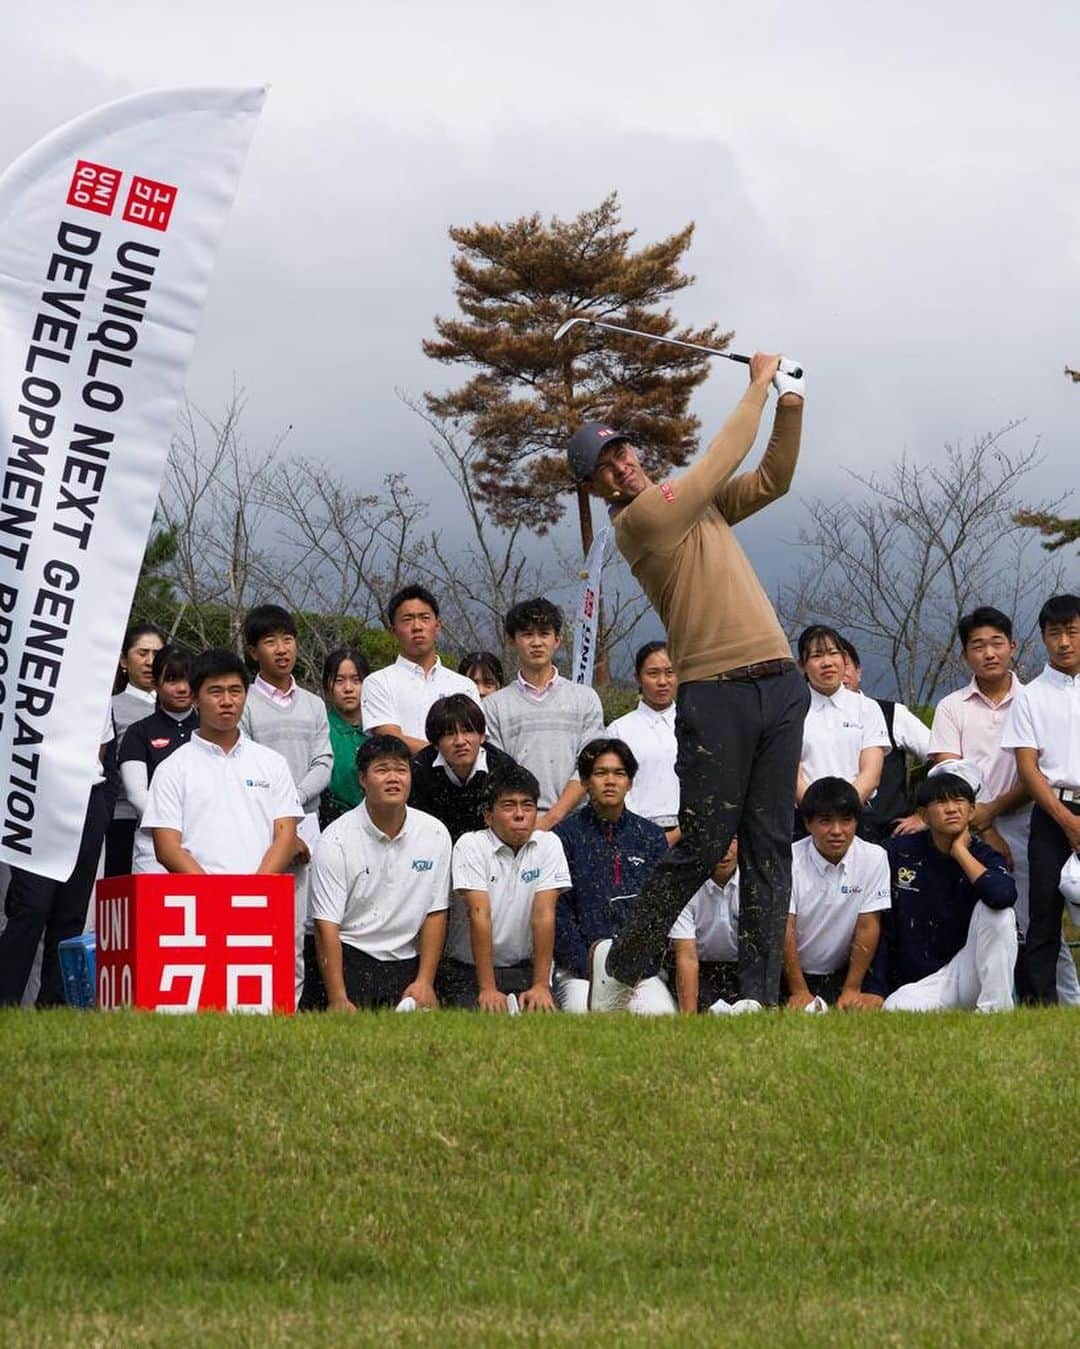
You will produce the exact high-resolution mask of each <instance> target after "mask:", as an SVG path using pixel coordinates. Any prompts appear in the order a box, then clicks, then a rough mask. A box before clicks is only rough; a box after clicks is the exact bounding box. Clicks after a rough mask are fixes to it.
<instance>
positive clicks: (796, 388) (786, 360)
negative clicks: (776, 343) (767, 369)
mask: <svg viewBox="0 0 1080 1349" xmlns="http://www.w3.org/2000/svg"><path fill="white" fill-rule="evenodd" d="M795 370H799V371H800V372H802V373H800V374H799V375H798V376H796V375H794V374H793V373H792V372H793V371H795ZM773 388H774V389H775V390H776V393H777V397H779V396H780V395H781V394H785V393H797V394H798V395H799V397H800V398H805V397H806V374H805V372H804V371H803V368H802V365H801V364H800V362H799V361H793V360H791V359H790V357H787V356H785V357H783V358H782V359H781V361H780V369H779V370H778V371H777V372H776V374H775V375H773Z"/></svg>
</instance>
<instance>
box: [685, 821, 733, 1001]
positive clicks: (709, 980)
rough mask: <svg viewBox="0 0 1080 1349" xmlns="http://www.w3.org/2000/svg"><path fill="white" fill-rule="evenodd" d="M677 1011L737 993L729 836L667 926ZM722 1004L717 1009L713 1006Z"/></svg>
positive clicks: (731, 849) (727, 999) (723, 998)
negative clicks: (725, 846) (720, 854)
mask: <svg viewBox="0 0 1080 1349" xmlns="http://www.w3.org/2000/svg"><path fill="white" fill-rule="evenodd" d="M669 935H670V937H671V947H672V952H673V954H674V961H675V989H676V992H677V993H678V997H679V1011H680V1012H704V1011H706V1010H707V1009H708V1008H710V1007H712V1006H714V1004H716V1003H718V1002H724V1003H733V1002H736V1001H737V1000H738V997H739V966H738V959H739V844H738V840H737V839H732V840H731V843H730V844H729V845H728V850H727V852H726V853H725V854H724V855H723V857H722V858H721V859H720V861H719V862H717V864H716V867H715V869H714V870H713V874H712V875H711V876H710V877H709V879H708V880H707V881H706V882H705V884H704V885H703V886H702V887H701V889H700V890H699V891H698V892H697V894H696V895H695V896H694V898H693V899H692V900H691V901H690V903H689V904H687V906H686V908H685V909H683V911H682V913H680V914H679V916H678V918H676V920H675V926H674V927H673V928H672V929H671V932H670V934H669ZM718 1010H722V1009H718Z"/></svg>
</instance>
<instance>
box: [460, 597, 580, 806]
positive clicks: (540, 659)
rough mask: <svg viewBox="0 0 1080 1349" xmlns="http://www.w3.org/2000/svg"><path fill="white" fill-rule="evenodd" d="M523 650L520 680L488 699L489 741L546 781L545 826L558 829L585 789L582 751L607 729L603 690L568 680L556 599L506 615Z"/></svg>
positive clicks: (523, 605) (518, 651) (543, 791)
mask: <svg viewBox="0 0 1080 1349" xmlns="http://www.w3.org/2000/svg"><path fill="white" fill-rule="evenodd" d="M505 627H506V635H507V637H508V639H509V640H510V642H511V644H512V645H513V647H514V650H515V652H516V654H517V658H518V662H519V669H518V676H517V679H516V680H515V681H514V682H513V683H512V684H510V685H509V686H508V687H507V688H505V689H500V690H499V692H498V693H493V694H492V695H491V697H490V698H487V699H485V702H484V715H485V716H486V717H487V738H488V743H489V744H491V745H494V746H495V747H496V749H501V750H503V751H504V752H505V753H506V754H509V755H510V757H511V758H512V759H513V760H514V761H515V762H516V763H519V764H522V765H523V766H524V767H525V768H527V769H528V770H529V772H530V773H532V774H533V775H534V776H535V777H536V780H537V781H538V782H539V784H540V812H541V814H540V819H539V821H538V826H537V827H538V828H540V829H553V828H554V827H555V825H557V824H558V823H559V821H560V820H563V819H565V818H566V817H567V816H568V815H570V814H571V813H572V812H573V811H575V810H577V808H578V806H580V805H581V803H582V801H583V800H584V799H585V789H584V788H583V787H582V785H581V782H580V781H579V779H578V776H577V768H576V764H577V756H578V754H579V753H580V752H581V750H582V749H583V748H584V747H585V746H586V745H587V744H588V743H589V741H590V740H594V739H596V737H597V736H600V735H603V733H604V712H603V709H602V707H601V706H600V699H599V698H598V697H597V695H596V692H595V690H593V689H591V688H589V687H588V686H587V685H585V684H575V683H573V681H572V680H569V679H564V678H563V677H562V675H560V674H559V672H558V670H557V669H556V668H555V664H554V659H553V658H554V655H555V652H556V651H557V650H558V647H559V644H560V642H561V641H562V628H563V616H562V611H561V610H560V609H559V608H558V607H557V606H556V605H554V604H552V603H551V601H550V600H546V599H541V598H537V599H531V600H522V602H521V603H520V604H515V605H514V607H513V608H512V609H511V610H510V612H509V613H508V614H507V615H506V623H505Z"/></svg>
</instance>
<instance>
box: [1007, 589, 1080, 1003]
mask: <svg viewBox="0 0 1080 1349" xmlns="http://www.w3.org/2000/svg"><path fill="white" fill-rule="evenodd" d="M1039 631H1040V632H1041V633H1042V639H1043V645H1044V646H1045V647H1046V654H1047V663H1046V665H1045V666H1044V668H1043V671H1042V673H1041V674H1040V675H1039V676H1038V677H1037V678H1036V679H1033V680H1032V681H1031V683H1030V684H1025V685H1024V686H1023V687H1022V688H1020V689H1019V690H1018V691H1017V693H1016V695H1015V698H1014V701H1013V705H1012V707H1011V708H1010V709H1009V715H1008V719H1007V720H1006V723H1005V730H1004V733H1003V735H1002V737H1001V744H1002V747H1003V748H1004V749H1011V750H1013V751H1014V752H1015V754H1016V768H1017V772H1018V773H1019V775H1020V781H1021V783H1022V784H1023V786H1024V787H1025V788H1026V790H1027V792H1028V794H1029V796H1030V797H1031V799H1032V800H1033V801H1034V803H1035V805H1034V808H1033V809H1032V812H1031V836H1030V841H1029V843H1028V866H1029V872H1030V880H1029V891H1028V930H1027V941H1026V942H1025V944H1024V994H1025V997H1026V998H1027V999H1029V1000H1030V1001H1032V1002H1036V1003H1056V1002H1058V1001H1059V1000H1060V999H1059V995H1058V959H1059V955H1060V951H1061V916H1062V906H1063V899H1062V894H1061V888H1060V878H1061V868H1062V867H1063V866H1064V865H1065V863H1066V862H1067V861H1068V859H1069V857H1070V855H1072V854H1074V853H1080V596H1078V595H1054V596H1052V598H1050V599H1048V600H1047V601H1046V603H1045V604H1044V605H1043V607H1042V609H1041V610H1040V611H1039Z"/></svg>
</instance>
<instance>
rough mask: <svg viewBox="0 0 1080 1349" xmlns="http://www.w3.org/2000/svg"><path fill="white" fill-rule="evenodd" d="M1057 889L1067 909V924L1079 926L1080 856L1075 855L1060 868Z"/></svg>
mask: <svg viewBox="0 0 1080 1349" xmlns="http://www.w3.org/2000/svg"><path fill="white" fill-rule="evenodd" d="M1058 888H1059V889H1060V890H1061V893H1062V895H1063V896H1064V899H1065V903H1066V904H1067V905H1068V908H1069V922H1070V923H1076V924H1078V925H1080V856H1078V855H1077V854H1076V853H1073V854H1072V856H1071V857H1070V858H1069V860H1068V861H1067V862H1066V863H1065V865H1064V866H1063V867H1062V868H1061V880H1060V881H1059V882H1058Z"/></svg>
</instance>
